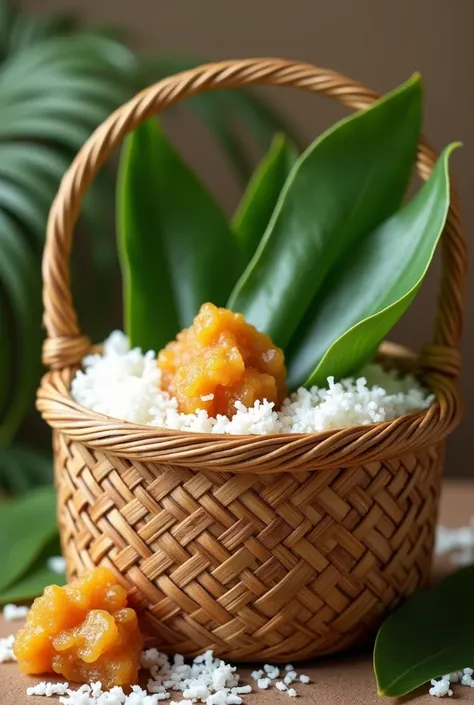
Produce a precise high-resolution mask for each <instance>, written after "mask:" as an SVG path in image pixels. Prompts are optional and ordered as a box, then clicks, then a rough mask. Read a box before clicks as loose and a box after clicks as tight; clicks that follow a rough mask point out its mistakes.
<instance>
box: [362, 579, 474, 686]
mask: <svg viewBox="0 0 474 705" xmlns="http://www.w3.org/2000/svg"><path fill="white" fill-rule="evenodd" d="M473 595H474V566H469V567H467V568H462V569H461V570H459V571H457V572H456V573H454V574H453V575H450V576H449V577H447V578H445V579H444V580H443V581H442V582H441V583H440V584H439V585H438V586H437V587H436V588H434V589H432V590H423V591H420V592H417V593H415V594H414V595H412V597H410V598H409V599H408V600H407V601H406V602H405V603H404V604H403V605H402V607H400V608H399V609H398V610H397V611H396V612H394V613H393V614H392V615H391V616H390V617H389V618H388V619H387V620H386V621H385V622H384V624H383V625H382V627H381V628H380V630H379V633H378V634H377V639H376V642H375V648H374V670H375V675H376V678H377V687H378V691H379V695H385V696H388V697H392V698H395V697H400V696H402V695H405V694H406V693H410V692H411V691H412V690H415V688H418V687H419V686H420V685H423V683H426V682H428V681H429V680H431V679H432V678H437V677H439V676H442V675H443V674H445V673H452V672H453V671H459V670H461V669H462V668H467V667H468V666H471V665H472V663H474V639H473V638H472V635H473V633H474V612H473V610H472V609H471V608H470V605H471V602H472V596H473Z"/></svg>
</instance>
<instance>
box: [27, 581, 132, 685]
mask: <svg viewBox="0 0 474 705" xmlns="http://www.w3.org/2000/svg"><path fill="white" fill-rule="evenodd" d="M142 648H143V638H142V635H141V633H140V630H139V627H138V620H137V615H136V613H135V612H134V610H132V609H130V608H129V607H127V591H126V590H125V588H124V587H122V586H121V585H119V584H118V583H117V580H116V579H115V576H114V575H113V573H112V572H111V571H110V570H108V569H107V568H96V569H95V570H93V571H92V572H91V573H89V574H87V575H85V576H84V577H83V578H81V579H80V580H77V581H76V582H73V583H70V584H69V585H65V586H64V587H58V586H57V585H50V586H49V587H47V588H45V591H44V593H43V595H42V596H41V597H38V598H37V599H36V600H35V601H34V603H33V605H32V607H31V610H30V612H29V613H28V617H27V620H26V625H25V627H24V628H23V629H21V630H20V631H19V632H18V634H17V637H16V640H15V646H14V652H15V656H16V658H17V659H18V663H19V666H20V668H21V670H22V671H24V672H25V673H33V674H41V673H59V674H61V675H62V676H64V677H65V678H66V680H68V681H74V682H77V683H90V682H95V681H101V682H102V685H103V687H104V688H107V689H108V688H112V687H113V686H122V685H130V684H132V683H135V682H136V680H137V675H138V669H139V664H140V655H141V652H142Z"/></svg>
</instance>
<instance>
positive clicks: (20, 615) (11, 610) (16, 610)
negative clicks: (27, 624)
mask: <svg viewBox="0 0 474 705" xmlns="http://www.w3.org/2000/svg"><path fill="white" fill-rule="evenodd" d="M28 612H29V608H28V607H23V606H18V605H5V607H4V608H3V619H4V620H5V621H6V622H14V621H15V620H17V619H24V618H25V617H26V615H27V614H28Z"/></svg>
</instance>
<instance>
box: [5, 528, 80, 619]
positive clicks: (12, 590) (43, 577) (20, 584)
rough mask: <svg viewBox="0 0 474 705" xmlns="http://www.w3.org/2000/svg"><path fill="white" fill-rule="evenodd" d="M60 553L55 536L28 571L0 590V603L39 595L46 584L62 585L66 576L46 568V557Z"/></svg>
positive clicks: (30, 598)
mask: <svg viewBox="0 0 474 705" xmlns="http://www.w3.org/2000/svg"><path fill="white" fill-rule="evenodd" d="M59 555H61V547H60V545H59V536H56V537H55V538H54V539H53V540H52V541H50V542H49V543H48V545H47V546H45V547H44V549H43V550H42V551H41V552H40V554H39V555H38V557H37V558H36V560H35V561H34V563H33V564H32V565H31V566H30V567H29V568H28V572H27V573H26V574H25V575H22V577H21V578H19V579H18V580H16V581H15V582H14V583H13V584H12V585H9V586H8V587H6V588H4V589H3V590H0V605H5V604H7V603H8V602H13V603H17V602H25V601H27V600H33V599H34V598H35V597H38V595H41V594H42V593H43V591H44V589H45V587H46V586H47V585H64V584H65V583H66V576H65V574H64V573H57V572H56V571H53V570H50V569H49V568H48V559H49V558H51V557H52V556H59Z"/></svg>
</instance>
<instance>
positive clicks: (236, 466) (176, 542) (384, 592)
mask: <svg viewBox="0 0 474 705" xmlns="http://www.w3.org/2000/svg"><path fill="white" fill-rule="evenodd" d="M257 83H272V84H275V85H284V86H293V87H297V88H302V89H305V90H309V91H313V92H321V93H324V94H326V95H329V96H332V97H336V98H337V99H338V100H340V101H342V102H343V103H345V104H346V105H348V106H350V107H352V108H355V109H362V108H365V107H367V106H368V105H370V104H371V103H372V102H373V101H374V100H375V99H376V98H377V94H376V93H374V92H373V91H370V90H369V89H367V88H365V87H364V86H362V85H361V84H359V83H356V82H354V81H350V80H349V79H347V78H345V77H343V76H339V75H338V74H335V73H333V72H331V71H327V70H325V69H319V68H317V67H314V66H311V65H309V64H301V63H295V62H288V61H282V60H277V59H253V60H245V61H236V62H223V63H220V64H211V65H208V66H203V67H199V68H197V69H195V70H193V71H188V72H185V73H183V74H179V75H177V76H174V77H171V78H169V79H165V80H164V81H161V82H160V83H158V84H156V85H155V86H151V87H150V88H148V89H147V90H145V91H143V92H142V93H140V94H139V95H138V96H136V97H135V98H134V99H133V100H132V101H130V102H129V103H128V104H126V105H124V106H122V108H120V109H119V110H117V111H116V112H115V113H114V114H113V115H111V116H110V118H109V119H108V120H107V121H106V122H105V123H104V124H103V125H101V126H100V127H99V128H98V129H97V130H96V132H95V133H94V134H93V135H92V136H91V138H90V139H89V140H88V142H87V143H86V144H85V145H84V147H83V148H82V150H81V151H80V153H79V154H78V155H77V157H76V159H75V160H74V162H73V164H72V165H71V167H70V169H69V171H68V172H67V174H66V175H65V177H64V179H63V181H62V183H61V186H60V189H59V192H58V195H57V197H56V199H55V202H54V204H53V206H52V209H51V213H50V218H49V223H48V233H47V242H46V248H45V254H44V260H43V276H44V304H45V324H46V328H47V332H48V338H47V340H46V341H45V346H44V361H45V363H46V364H47V365H48V366H49V367H50V370H51V371H50V372H49V373H48V374H46V375H45V377H44V378H43V381H42V384H41V387H40V389H39V392H38V402H37V404H38V408H39V410H40V411H41V413H42V415H43V417H44V418H45V420H46V421H47V422H48V423H49V425H50V426H51V427H52V428H53V430H54V446H55V477H56V485H57V488H58V497H59V501H58V512H59V522H60V529H61V539H62V544H63V549H64V553H65V556H66V560H67V569H68V574H69V576H70V577H74V576H76V575H80V574H82V573H83V572H84V571H86V570H89V569H90V568H92V567H93V566H95V565H98V564H104V565H108V566H109V567H111V568H112V569H113V570H114V571H116V573H117V575H119V576H121V579H122V580H123V581H124V583H125V584H126V585H127V586H128V587H129V589H130V599H131V602H132V603H133V605H135V606H136V607H137V609H138V610H139V611H140V613H141V615H142V620H143V623H144V625H145V627H146V630H147V634H148V641H149V643H150V644H151V643H153V644H156V645H158V646H159V647H160V648H162V649H163V650H166V651H170V652H179V653H183V654H188V655H191V654H196V653H197V652H201V651H203V650H205V649H208V648H212V649H214V650H215V651H216V653H217V654H219V655H221V656H226V657H227V658H231V659H234V660H246V659H253V660H258V659H261V660H272V661H280V660H281V661H283V660H284V661H291V660H297V659H303V658H307V657H310V656H314V655H317V654H324V653H330V652H334V651H338V650H341V649H344V648H347V647H349V646H351V645H353V644H355V643H357V642H359V641H361V640H363V639H365V638H367V636H369V635H370V634H371V633H372V632H373V630H374V628H375V627H376V626H377V625H378V624H379V623H380V621H381V620H382V619H383V618H384V617H385V615H386V614H387V613H388V612H389V611H390V610H391V609H392V608H393V607H394V606H395V605H396V604H397V603H398V602H399V601H400V600H401V599H402V598H403V597H404V596H406V595H409V594H410V593H411V592H412V591H413V590H414V589H415V588H417V587H418V586H420V585H423V584H424V583H425V582H426V580H427V578H428V576H429V569H430V561H431V553H432V547H433V541H434V529H435V525H436V516H437V506H438V497H439V491H440V479H441V472H442V457H443V449H444V444H445V439H446V437H447V435H448V434H449V433H450V432H451V430H452V429H453V428H454V427H455V426H456V424H457V423H458V421H459V418H460V401H459V390H458V384H457V376H458V374H459V368H460V356H459V353H458V350H457V348H458V343H459V339H460V336H461V331H462V321H463V301H464V293H465V288H466V261H467V257H466V241H465V238H464V235H463V232H462V230H461V227H460V222H459V214H458V209H457V203H456V197H455V194H454V193H453V194H452V206H451V209H450V213H449V216H448V221H447V224H446V228H445V232H444V234H443V240H442V255H443V256H442V265H443V269H442V282H441V294H440V300H439V307H438V313H437V319H436V325H435V332H434V336H433V341H432V342H431V343H430V344H429V345H427V346H426V347H425V348H424V349H423V350H422V351H421V353H420V355H419V356H414V355H411V356H410V355H409V354H407V351H403V350H400V349H396V350H392V351H391V352H390V355H388V357H391V358H392V360H395V363H396V364H397V365H398V366H401V367H403V368H406V367H407V366H408V368H409V369H415V370H416V371H417V372H418V373H419V374H420V375H422V377H423V379H424V381H425V382H426V384H427V385H428V386H429V388H430V389H431V390H432V391H433V393H434V394H435V395H436V403H435V404H433V405H432V406H431V407H430V408H429V409H427V410H426V411H423V412H420V413H417V414H411V415H408V416H404V417H401V418H399V419H396V420H394V421H392V422H386V423H380V424H376V425H373V426H361V427H354V428H347V429H340V430H336V431H327V432H324V433H313V434H279V435H270V436H217V435H207V434H198V433H196V434H194V433H186V432H177V431H170V430H167V429H159V428H151V427H148V426H139V425H136V424H130V423H127V422H124V421H119V420H117V419H112V418H109V417H106V416H103V415H100V414H97V413H95V412H92V411H90V410H88V409H84V408H83V407H81V406H79V405H78V404H77V403H75V402H74V400H73V399H72V398H71V395H70V391H69V390H70V382H71V379H72V376H73V375H74V373H75V370H76V369H77V366H78V365H79V364H80V360H81V358H82V356H83V355H84V354H85V353H86V352H88V351H89V349H90V346H91V343H90V341H89V339H88V338H87V336H85V335H83V334H82V333H81V331H80V329H79V326H78V322H77V317H76V313H75V310H74V306H73V302H72V297H71V292H70V286H69V266H68V258H69V253H70V250H71V245H72V237H73V229H74V225H75V222H76V220H77V217H78V213H79V210H80V205H81V201H82V198H83V196H84V195H85V193H86V191H87V189H88V187H89V186H90V184H91V182H92V181H93V179H94V177H95V175H96V174H97V172H98V170H99V168H100V166H101V165H102V164H103V163H104V161H105V160H106V159H107V158H108V156H110V154H111V153H112V151H113V150H114V148H115V147H116V146H117V145H118V144H119V142H120V141H121V139H122V138H123V137H124V135H125V134H126V133H127V132H129V131H130V130H132V129H134V128H135V127H136V126H137V125H139V124H140V123H141V122H143V121H144V120H146V119H147V118H149V117H150V116H152V115H153V114H154V113H156V112H158V111H159V110H161V109H163V108H164V107H166V106H168V105H171V104H173V103H176V102H177V101H178V100H180V99H182V98H184V97H186V96H190V95H196V94H198V93H201V92H203V91H204V90H212V89H216V88H219V87H224V88H225V87H232V86H240V85H247V84H257ZM435 161H436V155H435V153H434V152H433V151H432V150H431V148H430V147H429V146H428V145H427V144H426V142H424V141H423V142H422V143H421V144H420V148H419V154H418V171H419V173H420V174H421V176H422V177H423V178H425V179H426V178H427V177H428V176H429V174H430V173H431V170H432V169H433V166H434V163H435ZM386 354H388V351H386ZM407 361H408V363H407Z"/></svg>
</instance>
